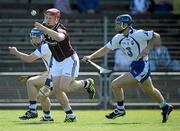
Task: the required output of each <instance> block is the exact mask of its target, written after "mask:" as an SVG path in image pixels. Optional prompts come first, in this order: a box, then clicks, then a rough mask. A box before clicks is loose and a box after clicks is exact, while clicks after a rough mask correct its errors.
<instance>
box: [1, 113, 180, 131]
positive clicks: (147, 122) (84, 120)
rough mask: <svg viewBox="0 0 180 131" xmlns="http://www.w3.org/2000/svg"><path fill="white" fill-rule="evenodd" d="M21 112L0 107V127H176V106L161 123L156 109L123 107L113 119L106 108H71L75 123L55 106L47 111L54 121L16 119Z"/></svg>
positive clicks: (156, 130)
mask: <svg viewBox="0 0 180 131" xmlns="http://www.w3.org/2000/svg"><path fill="white" fill-rule="evenodd" d="M24 112H25V110H0V131H180V110H174V111H173V112H172V113H171V115H170V117H169V120H168V122H167V123H161V120H162V117H161V115H160V110H127V112H126V115H125V116H124V117H120V118H117V119H115V120H108V119H106V118H105V117H104V116H105V114H107V113H109V112H111V111H110V110H105V111H103V110H93V111H86V110H74V113H75V114H76V115H77V118H78V121H77V122H76V123H64V122H63V120H64V118H65V114H64V112H63V111H57V110H52V112H51V113H52V116H53V118H54V120H55V121H54V122H40V121H39V119H40V118H38V119H32V120H24V121H23V120H19V119H18V117H19V116H20V115H22V114H23V113H24ZM38 112H39V116H41V115H42V112H41V111H38Z"/></svg>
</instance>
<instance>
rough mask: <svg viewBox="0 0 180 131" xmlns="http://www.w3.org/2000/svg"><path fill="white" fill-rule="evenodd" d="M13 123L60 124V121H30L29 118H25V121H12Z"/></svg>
mask: <svg viewBox="0 0 180 131" xmlns="http://www.w3.org/2000/svg"><path fill="white" fill-rule="evenodd" d="M11 122H13V123H16V124H17V125H41V124H58V123H60V122H55V121H49V122H47V121H44V122H43V121H29V120H25V121H11Z"/></svg>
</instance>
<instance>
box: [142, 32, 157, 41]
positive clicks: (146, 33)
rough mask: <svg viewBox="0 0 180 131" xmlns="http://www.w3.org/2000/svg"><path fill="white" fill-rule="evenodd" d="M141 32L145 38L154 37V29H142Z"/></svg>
mask: <svg viewBox="0 0 180 131" xmlns="http://www.w3.org/2000/svg"><path fill="white" fill-rule="evenodd" d="M141 34H142V37H143V38H144V40H150V39H152V37H153V34H154V31H153V30H151V31H145V30H141Z"/></svg>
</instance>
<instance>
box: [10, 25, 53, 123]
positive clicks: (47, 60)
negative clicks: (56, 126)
mask: <svg viewBox="0 0 180 131" xmlns="http://www.w3.org/2000/svg"><path fill="white" fill-rule="evenodd" d="M30 38H31V43H32V44H33V45H34V46H36V47H37V48H36V50H35V51H34V52H32V53H31V54H29V55H28V54H25V53H23V52H20V51H18V50H17V49H16V47H9V50H10V54H13V55H15V56H17V57H18V58H20V59H21V60H22V61H24V62H27V63H32V62H34V61H35V60H37V59H39V58H41V59H42V60H43V62H44V64H45V66H46V69H47V71H46V72H43V73H41V74H37V75H33V76H29V77H28V78H26V79H27V82H26V85H27V94H28V98H29V110H28V111H27V112H26V113H25V114H24V115H23V116H20V117H19V118H20V119H21V120H27V119H32V118H37V117H38V113H37V110H36V108H37V97H38V94H39V99H40V102H41V105H42V109H43V113H44V117H42V119H41V121H53V119H52V118H51V114H50V107H51V103H50V100H49V98H48V97H47V96H48V95H49V93H50V90H51V88H52V80H51V73H50V72H51V67H52V59H53V57H52V53H51V51H50V49H49V47H48V44H47V42H46V41H44V33H43V32H41V31H39V30H38V29H37V28H33V29H32V30H31V33H30ZM38 92H39V93H38Z"/></svg>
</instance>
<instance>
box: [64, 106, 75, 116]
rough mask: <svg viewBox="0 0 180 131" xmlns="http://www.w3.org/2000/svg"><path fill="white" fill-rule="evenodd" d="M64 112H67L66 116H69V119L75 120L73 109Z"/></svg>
mask: <svg viewBox="0 0 180 131" xmlns="http://www.w3.org/2000/svg"><path fill="white" fill-rule="evenodd" d="M64 111H65V113H66V115H67V116H68V117H69V118H74V117H75V115H74V114H73V111H72V109H70V108H65V109H64Z"/></svg>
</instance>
